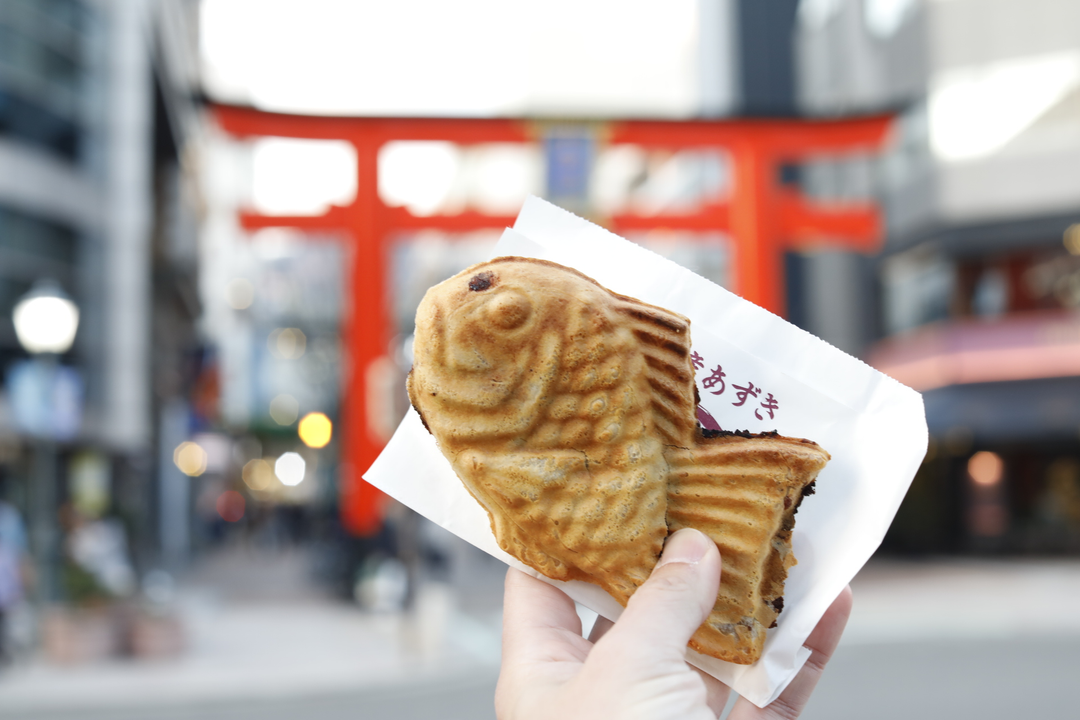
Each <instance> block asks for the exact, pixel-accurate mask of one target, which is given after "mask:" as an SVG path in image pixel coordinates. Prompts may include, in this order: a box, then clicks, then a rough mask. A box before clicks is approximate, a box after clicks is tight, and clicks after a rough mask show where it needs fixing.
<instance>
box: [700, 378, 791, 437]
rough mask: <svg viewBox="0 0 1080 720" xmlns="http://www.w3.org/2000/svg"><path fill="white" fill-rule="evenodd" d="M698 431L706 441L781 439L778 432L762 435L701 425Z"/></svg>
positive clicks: (768, 432) (773, 431)
mask: <svg viewBox="0 0 1080 720" xmlns="http://www.w3.org/2000/svg"><path fill="white" fill-rule="evenodd" d="M696 389H697V388H695V390H696ZM698 430H700V431H701V434H702V436H703V437H704V438H705V439H706V440H712V439H713V438H718V437H740V438H743V439H745V440H751V439H753V438H775V437H780V433H778V432H777V431H776V430H772V431H767V432H762V433H752V432H750V431H749V430H710V429H709V428H706V427H702V426H701V425H700V424H699V425H698Z"/></svg>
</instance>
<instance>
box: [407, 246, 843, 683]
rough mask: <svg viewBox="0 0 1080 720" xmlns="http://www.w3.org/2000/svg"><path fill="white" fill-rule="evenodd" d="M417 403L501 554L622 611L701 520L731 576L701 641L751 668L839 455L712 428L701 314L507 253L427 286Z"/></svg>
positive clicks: (696, 640)
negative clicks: (702, 402) (693, 335)
mask: <svg viewBox="0 0 1080 720" xmlns="http://www.w3.org/2000/svg"><path fill="white" fill-rule="evenodd" d="M413 348H414V365H413V369H412V371H411V372H410V374H409V380H408V392H409V398H410V400H411V402H412V404H413V407H414V408H415V409H416V411H417V412H418V413H419V415H420V417H421V419H422V420H423V422H424V426H425V427H426V428H427V429H428V430H429V432H431V433H432V435H434V437H435V439H436V441H437V443H438V445H439V448H440V450H441V451H442V452H443V454H444V455H445V456H446V457H447V459H448V460H449V461H450V463H451V465H452V466H453V468H454V470H455V472H456V473H457V475H458V477H459V478H461V480H462V482H463V483H464V485H465V487H466V488H467V489H468V490H469V492H470V493H471V494H472V496H473V497H474V498H475V499H476V500H477V501H478V502H479V503H480V504H481V505H482V506H483V507H484V509H485V510H487V512H488V515H489V517H490V520H491V527H492V531H493V532H494V534H495V537H496V539H497V540H498V543H499V545H500V547H502V548H503V549H504V550H505V551H506V552H508V553H510V554H511V555H513V556H514V557H516V558H517V559H518V560H520V561H521V562H523V563H524V564H526V565H528V566H529V567H532V568H534V569H536V570H537V571H539V572H540V573H542V574H544V575H546V576H547V577H550V578H553V579H556V580H585V581H587V582H591V583H594V584H596V585H599V586H600V587H602V588H603V589H604V590H606V591H607V592H608V593H609V594H610V595H611V596H612V597H614V598H615V599H616V600H617V601H618V602H620V603H622V604H623V605H625V604H626V602H627V600H628V599H629V598H630V596H631V595H632V594H633V592H634V590H635V589H637V587H638V586H640V585H641V584H642V583H643V582H644V581H645V580H646V579H647V578H648V577H649V574H650V573H651V571H652V569H653V566H654V565H655V564H656V561H657V559H658V557H659V555H660V552H661V550H662V549H663V544H664V539H665V538H666V537H667V536H668V535H669V534H670V533H672V532H674V531H675V530H677V529H679V528H682V527H695V528H697V529H699V530H701V531H702V532H705V533H706V534H708V535H709V536H710V537H711V538H712V539H713V540H714V541H715V542H716V543H717V545H718V546H719V548H720V551H721V555H722V557H723V560H724V569H723V578H722V581H721V585H720V591H719V593H718V595H717V600H716V604H715V607H714V609H713V612H712V613H711V614H710V616H709V618H708V619H707V620H706V621H705V623H704V624H703V625H702V626H701V628H700V629H699V630H698V631H697V633H695V635H694V637H693V639H692V640H691V642H690V645H691V647H693V648H694V649H696V650H699V651H701V652H703V653H705V654H708V655H711V656H713V657H717V658H720V659H722V660H727V661H730V662H735V663H740V664H749V663H752V662H754V661H756V660H757V658H758V657H759V656H760V654H761V650H762V646H763V645H764V642H765V635H766V632H765V631H766V629H767V628H768V627H770V626H771V625H773V624H774V622H775V620H776V617H777V614H778V613H779V612H780V610H781V609H782V606H783V598H782V595H783V585H784V580H785V578H786V576H787V570H788V568H790V567H791V566H792V565H794V564H795V558H794V555H793V554H792V553H791V544H790V538H791V529H792V527H793V526H794V514H795V511H796V509H797V508H798V506H799V503H800V502H801V500H802V498H803V496H804V495H805V494H810V492H812V483H813V482H814V480H815V478H816V477H817V474H818V472H819V471H820V470H821V469H822V468H823V467H824V465H825V463H826V462H827V461H828V459H829V454H828V453H827V452H825V451H824V450H823V449H821V448H820V447H819V446H818V445H816V444H815V443H813V442H810V441H809V440H797V439H791V438H785V437H781V436H779V435H777V434H775V433H765V434H760V435H751V434H749V433H724V432H717V431H707V430H703V429H702V428H701V427H700V426H699V425H698V423H697V420H696V414H695V409H696V407H697V390H696V386H695V384H694V368H693V365H692V361H691V357H690V321H689V320H688V319H687V318H685V317H683V316H681V315H678V314H677V313H674V312H671V311H669V310H665V309H663V308H659V307H656V306H653V305H648V304H646V303H644V302H641V301H639V300H636V299H634V298H630V297H626V296H622V295H618V294H616V293H613V292H611V291H609V290H607V289H605V288H604V287H602V286H601V285H600V284H599V283H597V282H596V281H594V280H592V279H591V278H589V277H587V276H585V275H583V274H581V273H580V272H578V271H576V270H573V269H571V268H566V267H563V266H561V265H557V264H555V263H551V262H547V261H543V260H535V259H528V258H517V257H503V258H496V259H495V260H492V261H490V262H487V263H482V264H480V265H476V266H473V267H471V268H469V269H467V270H465V271H463V272H462V273H460V274H458V275H456V276H454V277H452V278H450V279H449V280H447V281H445V282H443V283H441V284H439V285H437V286H435V287H433V288H431V289H430V290H429V291H428V292H427V294H426V295H425V296H424V299H423V300H422V301H421V303H420V306H419V309H418V310H417V315H416V336H415V342H414V345H413Z"/></svg>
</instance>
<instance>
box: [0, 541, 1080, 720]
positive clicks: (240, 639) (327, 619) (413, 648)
mask: <svg viewBox="0 0 1080 720" xmlns="http://www.w3.org/2000/svg"><path fill="white" fill-rule="evenodd" d="M302 561H303V557H302V556H301V555H297V554H291V555H284V556H273V557H267V556H264V555H259V554H254V555H251V554H248V555H244V554H242V553H238V552H237V551H235V550H234V551H233V552H232V553H231V554H227V555H225V556H222V557H218V558H216V559H212V560H211V561H210V562H208V563H206V566H204V568H203V569H202V571H201V573H197V574H196V575H195V576H194V577H193V578H192V579H191V580H190V581H189V582H188V584H187V586H186V593H187V600H186V604H185V608H186V609H185V615H186V622H187V625H188V627H189V628H190V632H191V642H190V649H189V651H188V653H187V654H186V655H185V656H184V657H183V658H180V659H177V660H174V661H168V662H158V663H146V662H143V663H137V662H134V661H114V662H110V663H102V664H97V665H88V666H83V667H78V666H77V667H70V668H60V667H55V666H49V665H45V664H43V663H41V662H40V661H36V660H35V661H33V662H29V663H25V664H22V665H20V666H18V667H16V668H14V669H12V670H10V671H9V672H7V673H6V674H5V675H3V676H0V716H2V717H4V718H5V719H10V720H69V719H71V720H75V719H79V720H106V718H108V719H109V720H189V719H190V720H195V719H196V718H198V719H199V720H248V719H254V718H259V719H260V720H287V719H291V718H302V719H303V720H344V719H345V718H363V719H364V720H384V719H385V720H391V719H392V720H411V719H413V718H416V719H418V720H419V719H422V718H440V719H441V720H458V719H459V718H460V719H461V720H466V719H468V720H484V719H486V718H493V717H494V710H493V708H492V696H493V693H494V688H495V681H496V677H497V663H498V632H499V630H498V622H499V620H498V614H497V606H498V595H497V593H498V584H499V578H500V577H501V575H502V572H503V571H502V568H501V567H500V566H499V565H498V564H497V563H489V562H486V560H485V559H484V558H479V557H476V558H472V564H471V565H470V567H469V573H468V576H469V578H471V582H469V583H468V585H469V586H470V587H471V589H472V590H473V593H474V596H473V597H472V598H471V599H469V600H467V601H466V600H463V599H462V598H465V597H467V595H466V594H464V593H463V592H461V588H458V587H457V586H456V585H454V584H451V585H448V586H445V587H441V588H435V589H432V588H429V589H428V590H426V591H425V593H423V594H422V595H421V598H420V600H419V602H418V606H419V607H420V608H421V609H420V611H419V612H418V613H417V614H415V615H414V616H413V617H411V618H407V617H400V616H396V615H393V614H388V615H372V614H365V613H362V612H360V611H359V610H357V609H356V608H355V607H353V606H350V605H348V604H346V603H344V602H341V601H338V600H334V599H331V598H328V597H325V596H322V595H320V594H319V593H318V592H317V591H316V590H314V589H312V588H311V586H310V583H308V584H305V583H303V582H302V573H303V562H302ZM230 579H231V580H230ZM230 583H231V584H230ZM215 587H216V588H217V590H216V597H215V593H214V592H211V589H212V588H215ZM230 587H231V588H232V589H231V591H230V590H229V588H230ZM853 587H854V590H855V597H856V604H855V611H854V613H853V616H852V620H851V623H850V624H849V630H848V632H847V633H846V634H845V637H844V640H843V642H842V644H841V647H840V649H839V650H838V652H837V655H836V657H835V658H834V660H833V663H832V664H831V665H830V667H829V669H828V671H827V672H826V674H825V676H824V679H823V680H822V683H821V685H820V686H819V688H818V691H817V692H816V693H815V695H814V697H813V699H812V700H811V703H810V705H809V707H808V708H807V710H806V712H805V713H804V715H803V717H804V718H807V719H808V720H826V719H829V720H845V719H846V718H852V719H855V718H859V719H863V718H879V719H881V720H891V719H893V718H896V719H900V718H914V717H918V718H925V719H926V720H938V719H939V718H940V719H942V720H945V719H946V718H948V719H949V720H953V719H954V718H958V717H979V718H986V719H987V720H996V719H998V718H1001V719H1002V720H1004V719H1005V718H1017V717H1068V716H1070V715H1075V712H1074V708H1075V701H1074V700H1073V697H1072V691H1071V686H1072V684H1073V681H1074V679H1075V676H1076V674H1077V671H1078V670H1080V615H1078V614H1077V613H1076V612H1075V611H1074V610H1071V609H1072V608H1075V603H1074V602H1071V600H1070V599H1071V598H1076V597H1080V564H1078V563H1076V562H1069V561H1053V562H1050V561H1041V562H1011V561H1009V562H1005V561H1002V562H987V561H957V560H952V561H937V562H927V563H914V562H904V563H898V562H881V561H878V562H874V563H871V564H870V565H869V566H868V567H867V568H866V569H865V570H864V571H863V573H861V574H860V576H859V577H858V578H856V580H855V582H854V583H853ZM274 588H276V589H274ZM478 588H485V590H484V593H483V597H482V598H479V597H476V596H475V595H476V591H477V589H478ZM1040 602H1041V603H1042V605H1041V606H1042V607H1046V603H1050V606H1052V607H1054V608H1055V613H1049V612H1035V611H1034V609H1035V608H1038V607H1040V604H1039V603H1040Z"/></svg>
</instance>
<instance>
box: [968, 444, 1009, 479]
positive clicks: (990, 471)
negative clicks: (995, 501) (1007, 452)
mask: <svg viewBox="0 0 1080 720" xmlns="http://www.w3.org/2000/svg"><path fill="white" fill-rule="evenodd" d="M1004 470H1005V463H1004V462H1003V461H1002V459H1001V456H1000V455H998V454H997V453H992V452H990V451H988V450H983V451H981V452H977V453H975V454H974V455H972V456H971V459H969V460H968V474H969V475H971V479H972V480H973V481H975V483H976V484H978V485H983V486H987V487H989V486H991V485H997V484H998V483H999V482H1001V476H1002V475H1003V474H1004Z"/></svg>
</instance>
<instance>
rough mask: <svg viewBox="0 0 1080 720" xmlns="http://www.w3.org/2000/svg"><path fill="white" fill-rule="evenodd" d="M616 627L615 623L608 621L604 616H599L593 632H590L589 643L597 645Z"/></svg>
mask: <svg viewBox="0 0 1080 720" xmlns="http://www.w3.org/2000/svg"><path fill="white" fill-rule="evenodd" d="M614 625H615V623H613V622H612V621H610V620H608V619H607V618H606V617H604V616H603V615H597V616H596V622H594V623H593V626H592V630H590V631H589V642H591V643H595V642H596V641H597V640H599V639H600V638H602V637H604V636H605V635H607V631H608V630H610V629H611V628H612V627H613V626H614Z"/></svg>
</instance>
